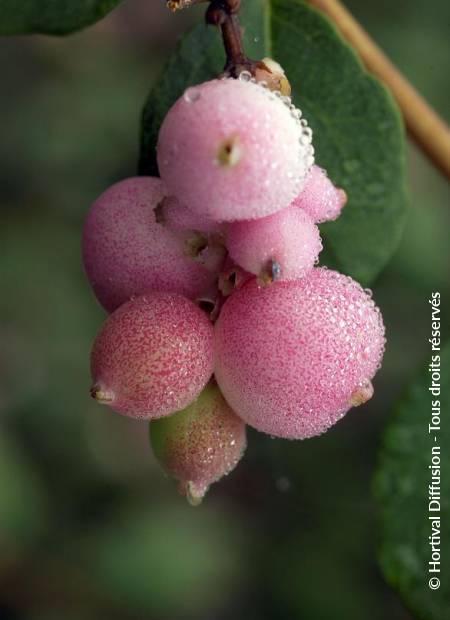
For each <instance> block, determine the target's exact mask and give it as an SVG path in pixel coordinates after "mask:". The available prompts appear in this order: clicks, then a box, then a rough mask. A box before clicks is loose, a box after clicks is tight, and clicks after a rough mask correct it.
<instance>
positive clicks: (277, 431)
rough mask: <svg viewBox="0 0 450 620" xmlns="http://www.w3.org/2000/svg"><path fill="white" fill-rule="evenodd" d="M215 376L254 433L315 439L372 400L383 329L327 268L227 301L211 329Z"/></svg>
mask: <svg viewBox="0 0 450 620" xmlns="http://www.w3.org/2000/svg"><path fill="white" fill-rule="evenodd" d="M215 335H216V363H215V375H216V379H217V382H218V384H219V387H220V389H221V390H222V393H223V395H224V396H225V398H226V400H227V402H228V403H229V405H230V406H231V407H232V408H233V409H234V411H235V412H236V413H237V415H239V416H240V417H241V418H242V419H243V420H244V421H245V422H246V423H247V424H249V425H251V426H253V427H255V428H256V429H258V430H260V431H263V432H265V433H269V434H271V435H275V436H278V437H286V438H291V439H303V438H306V437H312V436H314V435H319V434H320V433H323V432H324V431H325V430H327V429H328V428H329V427H330V426H332V425H333V424H335V423H336V422H337V421H338V420H339V419H340V418H342V417H343V416H344V414H345V413H346V412H347V411H348V410H349V409H350V407H351V406H353V405H356V404H361V403H362V402H364V401H365V400H367V399H368V398H370V396H371V395H372V387H371V379H372V378H373V376H374V375H375V373H376V371H377V369H378V367H379V365H380V362H381V359H382V356H383V351H384V343H385V339H384V326H383V321H382V317H381V313H380V311H379V309H378V308H377V307H376V305H375V304H374V302H373V300H372V299H371V296H370V295H369V294H368V293H367V292H365V291H364V290H363V289H362V288H361V286H360V285H359V284H358V283H357V282H355V281H354V280H352V279H351V278H349V277H347V276H344V275H341V274H339V273H337V272H336V271H331V270H328V269H325V268H319V269H313V270H312V271H311V272H310V273H309V274H307V275H306V276H305V277H304V278H302V279H301V280H294V281H290V282H275V283H273V284H272V285H271V286H269V287H262V288H261V287H258V285H257V282H256V281H255V280H252V281H250V282H249V283H248V284H246V285H245V286H244V288H242V289H239V290H237V291H235V292H234V293H233V295H231V297H229V299H228V300H227V301H226V302H225V304H224V306H223V308H222V312H221V314H220V317H219V319H218V321H217V323H216V325H215Z"/></svg>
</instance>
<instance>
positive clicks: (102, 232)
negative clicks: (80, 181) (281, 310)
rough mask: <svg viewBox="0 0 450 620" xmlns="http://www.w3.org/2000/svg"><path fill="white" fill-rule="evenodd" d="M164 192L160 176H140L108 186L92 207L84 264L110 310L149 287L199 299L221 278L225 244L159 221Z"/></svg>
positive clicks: (96, 289)
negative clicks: (212, 244) (210, 243)
mask: <svg viewBox="0 0 450 620" xmlns="http://www.w3.org/2000/svg"><path fill="white" fill-rule="evenodd" d="M163 198H164V187H163V184H162V182H161V180H160V179H156V178H151V177H137V178H132V179H127V180H125V181H121V182H120V183H116V184H115V185H113V186H112V187H110V188H109V189H108V190H106V192H104V193H103V194H102V195H101V196H100V198H98V200H96V202H94V204H93V205H92V207H91V210H90V211H89V213H88V216H87V219H86V223H85V227H84V235H83V259H84V265H85V269H86V273H87V275H88V278H89V281H90V283H91V285H92V287H93V289H94V292H95V294H96V296H97V298H98V300H99V301H100V303H101V304H102V306H103V307H104V308H105V309H106V310H108V311H110V312H112V311H113V310H115V309H116V308H118V307H119V306H120V305H121V304H123V303H124V302H125V301H127V300H128V299H130V298H131V297H132V296H133V295H141V294H144V293H148V292H151V291H163V292H170V293H180V294H182V295H185V296H186V297H189V298H191V299H195V298H196V297H198V296H199V295H201V294H202V293H203V292H204V291H205V290H207V289H208V288H209V287H210V286H211V285H212V284H213V283H214V282H215V280H216V279H217V275H218V272H219V270H220V267H221V265H222V263H223V258H224V250H223V248H221V247H218V246H215V247H214V248H209V247H208V248H207V247H206V246H208V240H207V239H206V238H204V237H202V236H201V235H198V234H191V235H187V234H185V235H182V234H177V233H174V232H172V231H170V230H169V229H168V228H166V227H164V225H163V224H160V223H158V222H157V218H156V216H157V215H158V205H159V204H160V203H161V201H162V200H163ZM155 209H156V211H155Z"/></svg>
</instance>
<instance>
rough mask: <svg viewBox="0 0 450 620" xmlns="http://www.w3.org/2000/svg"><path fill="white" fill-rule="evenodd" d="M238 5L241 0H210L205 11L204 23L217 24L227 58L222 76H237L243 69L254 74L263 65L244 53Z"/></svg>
mask: <svg viewBox="0 0 450 620" xmlns="http://www.w3.org/2000/svg"><path fill="white" fill-rule="evenodd" d="M240 6H241V0H211V1H210V4H209V7H208V10H207V11H206V16H205V19H206V23H207V24H212V25H214V26H218V27H219V28H220V31H221V34H222V39H223V46H224V48H225V54H226V58H227V60H226V63H225V68H224V72H223V74H222V77H233V78H238V77H239V75H240V73H242V72H243V71H248V72H249V73H251V74H252V75H254V74H255V71H256V69H258V68H262V67H263V66H264V65H263V63H261V62H259V61H255V60H251V59H250V58H248V56H247V55H246V54H245V51H244V45H243V42H242V32H241V27H240V25H239V18H238V12H239V9H240Z"/></svg>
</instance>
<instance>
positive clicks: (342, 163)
mask: <svg viewBox="0 0 450 620" xmlns="http://www.w3.org/2000/svg"><path fill="white" fill-rule="evenodd" d="M243 6H244V10H243V11H242V18H241V21H242V24H243V25H244V43H245V47H246V50H247V53H248V55H249V56H251V57H254V58H262V57H263V56H265V55H269V56H271V57H272V58H274V59H275V60H277V61H278V62H280V63H281V65H282V66H283V67H284V69H285V71H286V73H287V76H288V78H289V80H290V82H291V84H292V87H293V99H294V102H295V104H296V105H297V106H298V107H300V108H301V109H302V111H303V113H304V116H305V118H307V119H308V122H309V124H310V126H311V127H312V129H313V131H314V145H315V148H316V161H317V163H318V164H319V165H321V166H323V167H325V168H326V169H327V171H328V173H329V175H330V177H331V178H332V180H333V181H334V182H335V183H336V184H337V185H339V186H341V187H343V188H344V189H345V190H346V191H347V194H348V196H349V201H348V204H347V206H346V207H345V209H344V211H343V214H342V216H341V217H340V218H339V219H338V220H337V221H336V222H330V223H326V224H324V225H323V226H322V233H323V236H324V239H325V246H326V252H324V253H323V257H322V262H325V264H328V265H329V266H331V267H336V268H339V269H341V270H342V271H344V272H345V273H347V274H349V275H352V276H353V277H355V278H356V279H358V280H360V281H361V282H363V283H365V284H366V283H369V282H370V281H371V280H373V278H374V277H375V276H376V275H377V274H378V273H379V271H380V270H381V269H382V268H383V267H384V265H385V264H386V263H387V261H388V260H389V258H390V256H391V255H392V253H393V252H394V250H395V248H396V246H397V244H398V242H399V240H400V236H401V232H402V228H403V224H404V219H405V210H406V209H405V207H406V190H405V154H404V150H405V147H404V132H403V126H402V122H401V119H400V115H399V113H398V110H397V108H396V105H395V103H394V101H393V99H392V97H391V96H390V94H389V93H388V92H387V90H386V89H385V88H384V87H383V86H382V85H381V84H380V83H379V82H378V81H377V80H376V79H375V78H373V77H372V76H370V75H369V74H368V73H367V72H366V71H365V69H364V68H363V67H362V65H361V63H360V61H359V60H358V58H357V57H356V55H355V53H354V52H353V51H352V49H351V48H350V47H349V46H348V45H347V44H346V43H345V42H344V41H343V40H342V38H341V37H340V36H339V34H338V33H337V32H336V30H335V28H334V27H333V26H332V25H331V24H330V23H329V21H328V20H327V19H326V18H324V17H323V16H322V15H321V14H319V13H318V12H316V11H315V10H313V9H311V8H310V7H309V6H307V5H305V4H304V3H302V2H299V1H297V0H267V1H264V0H246V2H244V3H243ZM223 65H224V52H223V49H222V43H221V40H220V36H219V34H218V33H217V32H216V31H215V30H214V29H206V28H205V26H203V25H198V26H197V27H196V28H194V29H193V31H192V32H190V33H189V34H188V35H186V36H185V37H184V38H183V39H182V41H181V43H180V45H179V46H178V48H177V49H176V51H175V52H174V54H173V55H172V57H171V58H170V60H169V62H168V64H167V66H166V68H165V71H164V73H163V75H162V76H161V78H160V79H159V80H156V82H155V85H154V87H153V90H152V91H151V93H150V96H149V98H148V100H147V103H146V105H145V108H144V113H143V122H142V140H141V158H140V165H139V171H140V173H141V174H157V164H156V151H155V148H156V142H157V136H158V130H159V127H160V125H161V122H162V120H163V118H164V116H165V114H166V113H167V111H168V109H169V108H170V106H171V105H172V104H173V103H174V102H175V101H176V99H177V98H178V97H180V96H181V94H182V93H183V91H184V89H185V88H186V87H187V86H189V85H192V84H196V83H200V82H202V81H205V80H208V79H211V78H214V77H215V76H216V75H217V74H218V73H220V71H221V70H222V68H223Z"/></svg>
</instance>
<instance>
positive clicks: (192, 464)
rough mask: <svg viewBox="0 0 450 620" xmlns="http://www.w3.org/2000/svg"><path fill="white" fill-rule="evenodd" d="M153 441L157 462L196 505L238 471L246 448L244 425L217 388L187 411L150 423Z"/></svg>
mask: <svg viewBox="0 0 450 620" xmlns="http://www.w3.org/2000/svg"><path fill="white" fill-rule="evenodd" d="M150 438H151V444H152V448H153V452H154V454H155V456H156V458H157V459H158V460H159V461H160V463H161V465H162V467H163V468H164V470H165V471H166V472H167V473H168V474H169V475H170V476H172V477H173V478H175V479H176V480H178V481H179V489H180V492H181V493H182V494H183V495H186V497H187V499H188V501H189V502H190V503H191V504H193V505H197V504H199V503H200V502H201V500H202V499H203V497H204V495H205V493H206V492H207V490H208V488H209V487H210V485H211V484H212V483H213V482H217V481H218V480H220V478H222V477H223V476H226V475H227V474H229V473H230V472H231V471H232V470H233V469H234V468H235V467H236V465H237V464H238V462H239V461H240V459H241V458H242V455H243V454H244V451H245V448H246V445H247V441H246V433H245V424H244V422H243V421H242V420H241V419H240V418H238V417H237V415H236V414H235V413H234V412H233V411H232V409H231V408H230V407H229V405H228V404H227V403H226V402H225V400H224V398H223V396H222V395H221V393H220V390H219V388H218V387H217V385H214V384H212V385H208V386H207V387H206V388H205V389H204V390H203V392H202V393H201V394H200V396H199V397H198V398H197V400H196V401H194V402H193V403H192V404H191V405H189V407H186V409H183V410H182V411H179V412H177V413H174V414H173V415H171V416H168V417H166V418H163V419H161V420H155V421H153V422H151V423H150Z"/></svg>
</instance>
